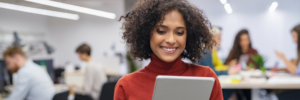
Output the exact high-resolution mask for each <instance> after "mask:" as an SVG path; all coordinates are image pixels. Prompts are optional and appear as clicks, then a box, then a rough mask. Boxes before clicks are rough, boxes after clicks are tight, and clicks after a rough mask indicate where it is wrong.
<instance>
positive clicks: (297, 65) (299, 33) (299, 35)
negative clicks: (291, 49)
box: [276, 24, 300, 100]
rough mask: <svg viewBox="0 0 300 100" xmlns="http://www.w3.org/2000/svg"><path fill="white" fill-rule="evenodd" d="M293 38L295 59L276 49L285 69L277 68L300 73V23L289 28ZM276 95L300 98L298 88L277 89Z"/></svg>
mask: <svg viewBox="0 0 300 100" xmlns="http://www.w3.org/2000/svg"><path fill="white" fill-rule="evenodd" d="M291 33H292V36H293V40H294V42H295V43H296V44H297V53H298V54H297V60H291V61H289V60H288V59H287V58H286V57H285V55H284V54H283V53H281V52H278V51H276V55H277V56H278V57H279V58H280V59H282V60H283V61H284V63H285V65H286V69H279V70H286V71H288V72H290V73H292V74H294V75H298V76H299V75H300V41H299V39H300V24H299V25H297V26H295V27H294V28H293V29H292V30H291ZM277 92H278V93H277V96H278V99H279V100H300V96H299V94H300V90H299V89H293V90H278V91H277Z"/></svg>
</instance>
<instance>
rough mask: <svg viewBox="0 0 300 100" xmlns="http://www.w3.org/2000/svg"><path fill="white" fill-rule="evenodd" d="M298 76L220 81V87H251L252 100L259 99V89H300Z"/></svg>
mask: <svg viewBox="0 0 300 100" xmlns="http://www.w3.org/2000/svg"><path fill="white" fill-rule="evenodd" d="M299 80H300V77H297V76H273V77H271V78H270V79H268V80H266V79H265V80H263V81H259V82H249V81H245V80H242V81H241V82H239V83H237V84H231V83H222V82H221V87H222V89H251V90H252V91H251V92H252V93H251V95H252V100H259V89H300V81H299Z"/></svg>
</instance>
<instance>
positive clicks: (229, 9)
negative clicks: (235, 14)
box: [224, 3, 232, 14]
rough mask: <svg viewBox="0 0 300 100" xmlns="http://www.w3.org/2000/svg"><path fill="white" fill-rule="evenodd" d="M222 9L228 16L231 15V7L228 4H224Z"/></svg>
mask: <svg viewBox="0 0 300 100" xmlns="http://www.w3.org/2000/svg"><path fill="white" fill-rule="evenodd" d="M224 8H225V10H226V12H227V13H228V14H231V13H232V9H231V6H230V4H229V3H226V4H225V5H224Z"/></svg>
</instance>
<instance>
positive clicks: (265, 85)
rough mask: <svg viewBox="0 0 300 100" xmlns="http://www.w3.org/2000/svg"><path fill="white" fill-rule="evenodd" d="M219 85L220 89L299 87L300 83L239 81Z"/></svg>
mask: <svg viewBox="0 0 300 100" xmlns="http://www.w3.org/2000/svg"><path fill="white" fill-rule="evenodd" d="M221 86H222V89H300V84H268V83H239V84H221Z"/></svg>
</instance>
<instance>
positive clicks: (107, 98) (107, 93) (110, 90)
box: [99, 81, 118, 100]
mask: <svg viewBox="0 0 300 100" xmlns="http://www.w3.org/2000/svg"><path fill="white" fill-rule="evenodd" d="M117 82H118V81H114V82H107V83H105V84H104V85H103V87H102V91H101V93H100V98H99V100H114V92H115V86H116V84H117Z"/></svg>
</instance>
